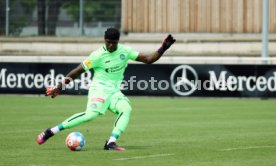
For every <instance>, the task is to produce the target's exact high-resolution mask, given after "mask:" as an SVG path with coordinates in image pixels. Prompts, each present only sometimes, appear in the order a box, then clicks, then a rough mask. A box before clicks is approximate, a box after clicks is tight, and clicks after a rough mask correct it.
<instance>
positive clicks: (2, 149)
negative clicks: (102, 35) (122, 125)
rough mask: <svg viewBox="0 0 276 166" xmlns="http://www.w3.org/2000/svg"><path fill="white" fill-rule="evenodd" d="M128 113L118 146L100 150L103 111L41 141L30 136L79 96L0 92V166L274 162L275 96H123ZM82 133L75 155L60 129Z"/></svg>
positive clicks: (106, 131) (75, 108)
mask: <svg viewBox="0 0 276 166" xmlns="http://www.w3.org/2000/svg"><path fill="white" fill-rule="evenodd" d="M130 100H131V102H132V106H133V113H132V117H131V121H130V124H129V126H128V129H127V131H126V132H125V133H124V134H123V135H122V137H121V138H120V140H119V141H118V144H119V145H122V146H124V147H126V149H127V150H126V151H123V152H116V151H104V150H103V145H104V142H105V140H106V139H108V137H109V135H110V132H111V130H112V127H113V123H114V121H115V116H114V115H113V114H111V113H110V112H107V113H106V115H104V116H100V117H98V118H97V119H96V120H94V121H92V122H88V123H85V124H83V125H80V126H78V127H76V128H73V129H70V130H65V131H64V132H61V133H60V134H58V135H56V136H55V137H53V138H51V139H50V140H49V141H48V142H46V143H45V144H44V145H38V144H37V143H36V141H35V139H36V136H37V135H38V134H39V133H40V132H41V131H42V130H44V129H45V128H47V127H51V126H54V125H56V124H58V123H59V122H61V121H63V120H64V119H65V118H68V117H69V116H71V115H72V114H74V113H77V112H82V111H83V110H84V109H85V106H86V96H58V97H57V98H56V99H54V100H53V99H51V98H46V97H40V96H6V95H2V96H0V124H1V137H0V143H1V144H0V165H1V166H10V165H13V166H86V165H87V166H107V165H112V166H117V165H118V166H122V165H126V166H136V165H139V166H140V165H141V166H166V165H170V166H182V165H183V166H184V165H191V166H198V165H199V166H205V165H210V166H216V165H217V166H223V165H227V166H228V165H229V166H230V165H231V166H232V165H242V166H245V165H250V166H253V165H256V166H260V165H265V166H268V165H275V164H276V100H275V99H270V100H260V99H240V98H239V99H233V98H227V99H221V98H166V97H162V98H158V97H130ZM72 131H79V132H81V133H83V134H84V136H85V138H86V145H85V147H84V149H83V150H82V151H80V152H72V151H70V150H69V149H68V148H67V147H66V146H65V138H66V136H67V134H68V133H70V132H72Z"/></svg>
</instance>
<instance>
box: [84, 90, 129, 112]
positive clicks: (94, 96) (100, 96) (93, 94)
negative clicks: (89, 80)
mask: <svg viewBox="0 0 276 166" xmlns="http://www.w3.org/2000/svg"><path fill="white" fill-rule="evenodd" d="M120 100H125V101H127V102H128V103H129V104H130V101H129V99H128V98H127V97H126V96H125V95H124V94H123V93H122V92H121V91H116V92H107V91H104V90H95V89H90V90H89V93H88V101H87V106H86V111H93V112H98V113H99V114H100V115H103V114H105V112H106V110H109V111H111V112H113V113H114V114H119V110H117V109H116V104H117V102H118V101H120Z"/></svg>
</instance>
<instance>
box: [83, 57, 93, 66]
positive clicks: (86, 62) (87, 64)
mask: <svg viewBox="0 0 276 166" xmlns="http://www.w3.org/2000/svg"><path fill="white" fill-rule="evenodd" d="M84 64H85V65H86V66H87V67H88V68H90V67H91V65H92V64H91V61H90V60H88V59H86V60H85V61H84Z"/></svg>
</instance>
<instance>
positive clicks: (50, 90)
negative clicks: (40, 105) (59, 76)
mask: <svg viewBox="0 0 276 166" xmlns="http://www.w3.org/2000/svg"><path fill="white" fill-rule="evenodd" d="M83 72H85V70H84V68H83V66H82V64H80V65H78V66H77V67H76V68H74V69H73V70H71V71H70V72H69V73H68V74H67V75H66V77H65V78H64V80H63V81H62V82H61V83H59V84H58V85H56V86H49V87H47V88H46V94H45V96H51V97H52V98H54V97H56V96H57V95H59V93H60V91H61V90H62V87H63V86H65V85H67V84H69V83H70V82H71V81H72V80H74V79H76V78H77V77H79V76H80V75H81V74H82V73H83Z"/></svg>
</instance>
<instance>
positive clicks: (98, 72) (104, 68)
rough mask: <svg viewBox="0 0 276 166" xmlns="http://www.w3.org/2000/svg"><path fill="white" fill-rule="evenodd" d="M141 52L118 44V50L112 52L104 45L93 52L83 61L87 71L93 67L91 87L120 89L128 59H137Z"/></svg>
mask: <svg viewBox="0 0 276 166" xmlns="http://www.w3.org/2000/svg"><path fill="white" fill-rule="evenodd" d="M138 54H139V52H137V51H135V50H134V49H132V48H130V47H128V46H125V45H122V44H118V47H117V50H116V51H114V52H112V53H110V52H109V51H107V49H106V47H105V46H103V47H101V48H99V49H98V50H96V51H94V52H92V53H91V54H90V55H89V57H88V58H86V59H85V60H84V61H83V62H82V66H83V68H84V70H85V71H87V70H90V69H93V70H94V76H93V80H92V85H91V87H93V88H96V87H98V86H100V88H105V89H107V88H108V89H110V90H112V91H113V90H118V89H119V88H120V85H121V82H122V80H123V77H124V72H125V69H126V67H127V62H128V60H135V59H136V58H137V57H138Z"/></svg>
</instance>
